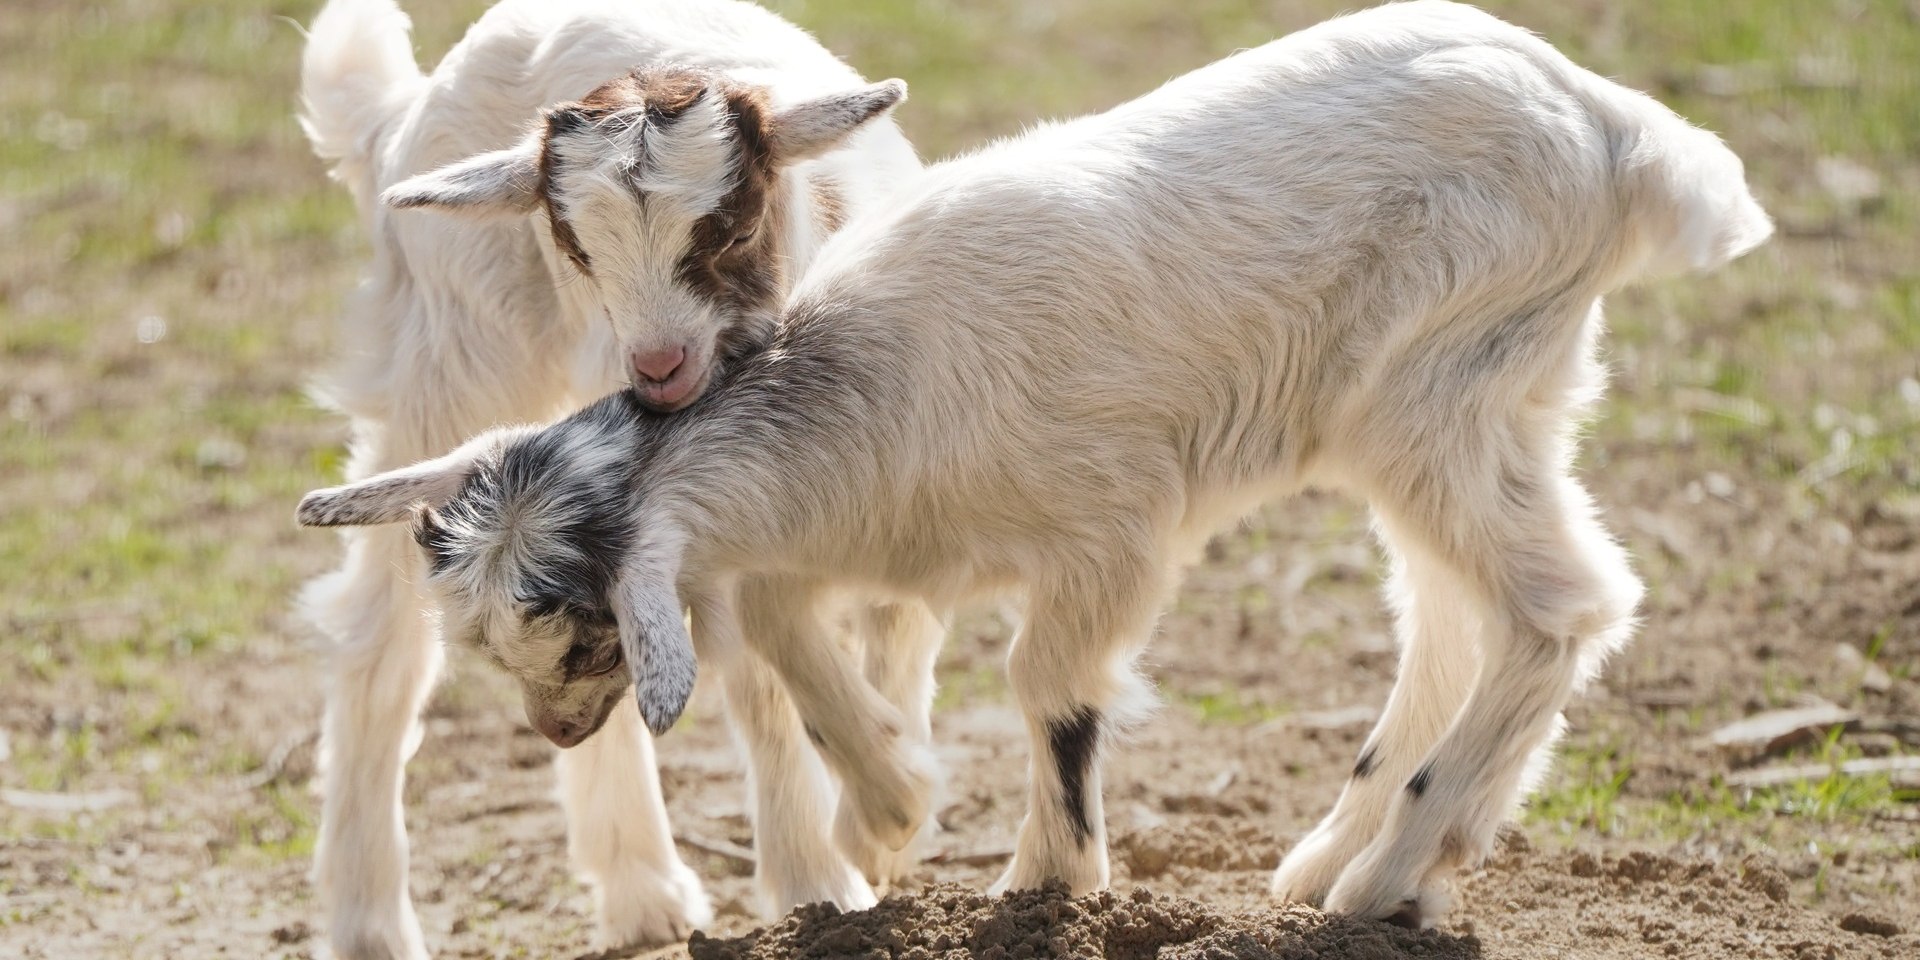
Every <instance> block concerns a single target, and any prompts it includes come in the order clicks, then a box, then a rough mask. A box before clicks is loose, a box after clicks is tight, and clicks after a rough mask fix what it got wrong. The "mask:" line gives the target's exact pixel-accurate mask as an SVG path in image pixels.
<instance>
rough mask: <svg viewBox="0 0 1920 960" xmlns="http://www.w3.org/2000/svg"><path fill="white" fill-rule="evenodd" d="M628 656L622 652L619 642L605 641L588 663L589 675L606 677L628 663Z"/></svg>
mask: <svg viewBox="0 0 1920 960" xmlns="http://www.w3.org/2000/svg"><path fill="white" fill-rule="evenodd" d="M626 659H627V658H626V657H625V656H624V655H622V654H621V652H620V645H619V644H618V643H603V644H601V645H600V649H599V650H597V651H595V652H594V655H593V659H592V660H590V661H588V663H587V676H590V677H604V676H606V675H607V674H609V673H612V672H614V671H615V670H618V669H620V668H621V667H622V666H625V665H626Z"/></svg>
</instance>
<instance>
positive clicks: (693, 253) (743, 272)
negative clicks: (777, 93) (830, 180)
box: [676, 86, 786, 314]
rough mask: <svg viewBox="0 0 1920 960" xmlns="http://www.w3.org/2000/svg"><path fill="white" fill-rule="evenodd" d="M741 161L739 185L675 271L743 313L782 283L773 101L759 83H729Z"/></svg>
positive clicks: (773, 299)
mask: <svg viewBox="0 0 1920 960" xmlns="http://www.w3.org/2000/svg"><path fill="white" fill-rule="evenodd" d="M722 94H723V95H724V96H725V97H726V101H727V118H728V121H729V122H730V123H732V124H733V136H734V144H735V146H736V147H737V148H738V153H739V166H738V167H737V168H736V169H735V170H734V182H733V189H731V190H729V191H728V192H727V195H726V196H725V197H723V198H722V199H721V201H720V204H719V206H717V207H716V208H714V210H713V211H712V212H711V213H709V214H707V215H706V216H704V217H701V218H700V220H699V221H698V222H696V223H695V224H694V225H693V238H692V243H691V244H690V245H689V246H688V248H687V252H686V254H685V255H683V256H682V257H681V258H680V263H679V264H678V266H677V267H676V273H677V275H678V276H679V278H680V280H681V282H683V283H685V284H686V285H687V288H688V289H690V290H692V291H693V292H694V293H695V294H696V295H697V296H701V297H704V298H706V299H707V300H709V301H711V302H713V303H714V304H715V305H717V306H720V307H722V308H725V309H729V310H732V311H734V312H736V313H739V314H748V313H752V312H754V311H756V310H771V309H772V308H773V307H774V305H775V304H776V303H777V301H778V299H779V296H780V291H781V289H782V280H783V277H782V275H781V270H780V260H781V256H780V255H781V253H782V250H781V247H780V244H781V240H782V236H781V234H782V232H783V230H784V228H785V226H786V224H785V219H786V217H785V214H786V211H785V210H784V209H783V204H781V203H780V196H779V191H778V190H776V189H775V188H776V186H777V184H778V177H779V171H778V169H777V168H776V163H775V157H774V155H773V151H772V149H771V147H770V144H769V143H768V139H767V121H768V119H769V118H770V116H771V109H770V108H769V107H768V105H767V99H766V94H765V93H764V92H762V91H760V90H752V89H743V88H739V87H733V86H727V87H723V88H722Z"/></svg>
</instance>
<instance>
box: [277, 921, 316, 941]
mask: <svg viewBox="0 0 1920 960" xmlns="http://www.w3.org/2000/svg"><path fill="white" fill-rule="evenodd" d="M311 936H313V928H312V927H309V926H307V923H306V921H304V920H295V921H294V922H292V923H289V924H287V925H286V926H284V927H275V928H273V942H274V943H299V942H300V941H302V940H305V939H307V938H308V937H311Z"/></svg>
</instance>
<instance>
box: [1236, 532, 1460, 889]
mask: <svg viewBox="0 0 1920 960" xmlns="http://www.w3.org/2000/svg"><path fill="white" fill-rule="evenodd" d="M1381 534H1382V539H1383V540H1384V541H1385V543H1386V547H1387V551H1388V553H1389V555H1390V556H1391V557H1392V559H1393V572H1392V574H1391V575H1390V576H1389V577H1388V584H1387V597H1388V599H1389V601H1390V603H1391V605H1392V606H1393V608H1394V612H1395V627H1396V630H1397V632H1398V633H1399V636H1400V668H1399V672H1398V674H1397V676H1396V677H1395V679H1394V683H1393V692H1392V693H1391V694H1389V695H1388V697H1387V707H1386V709H1385V710H1384V711H1383V712H1382V713H1381V715H1380V722H1379V723H1378V724H1376V725H1375V726H1374V728H1373V733H1372V734H1371V735H1369V736H1368V737H1367V742H1366V745H1365V746H1363V747H1362V748H1361V749H1360V756H1359V759H1358V760H1356V761H1355V763H1354V765H1353V774H1352V776H1350V777H1349V778H1348V780H1347V784H1346V787H1345V788H1344V789H1343V790H1341V792H1340V799H1339V801H1338V802H1337V803H1335V804H1334V807H1333V810H1332V812H1330V813H1328V814H1327V816H1326V819H1324V820H1322V821H1320V824H1319V825H1318V826H1316V827H1314V828H1313V830H1312V832H1310V833H1308V834H1307V835H1306V836H1305V837H1304V838H1302V839H1301V840H1300V842H1299V843H1298V844H1295V845H1294V848H1293V849H1292V850H1290V851H1288V852H1287V856H1286V859H1285V860H1282V861H1281V862H1280V868H1279V869H1278V870H1276V871H1275V872H1274V875H1273V893H1274V895H1275V896H1277V897H1280V898H1282V899H1286V900H1295V901H1299V902H1301V903H1310V904H1313V905H1314V906H1319V905H1321V904H1322V903H1324V902H1326V897H1327V891H1329V890H1331V889H1333V884H1334V881H1335V880H1336V879H1338V878H1339V876H1340V872H1341V871H1342V870H1345V869H1346V868H1347V864H1348V863H1351V862H1352V861H1353V859H1354V858H1355V857H1357V856H1359V854H1360V851H1361V850H1363V849H1365V848H1366V846H1367V844H1369V843H1372V842H1373V838H1374V837H1375V836H1377V835H1378V834H1379V832H1380V825H1381V823H1382V822H1384V821H1385V820H1386V817H1387V811H1388V810H1389V809H1391V808H1392V806H1393V803H1394V801H1395V800H1396V799H1397V798H1398V797H1399V795H1400V791H1401V787H1402V785H1404V784H1405V783H1406V782H1407V778H1408V777H1410V776H1412V775H1413V771H1414V769H1415V768H1416V767H1418V766H1419V764H1420V761H1421V760H1423V759H1425V757H1426V755H1427V750H1428V749H1429V748H1430V747H1432V746H1433V744H1434V741H1436V740H1438V739H1440V735H1441V734H1442V733H1444V732H1445V731H1446V729H1447V724H1449V723H1451V722H1452V721H1453V716H1454V714H1456V713H1458V712H1459V710H1460V703H1461V701H1462V700H1464V699H1466V695H1467V689H1468V688H1469V687H1470V686H1471V685H1472V684H1473V676H1474V672H1475V671H1476V670H1477V669H1479V663H1480V655H1479V651H1478V650H1477V648H1476V646H1475V643H1474V636H1475V634H1476V632H1477V631H1478V630H1479V625H1480V620H1481V613H1480V611H1479V610H1477V609H1475V608H1474V606H1473V604H1472V600H1471V595H1470V594H1469V593H1468V592H1467V591H1466V590H1465V588H1464V587H1463V586H1462V585H1461V584H1459V583H1458V582H1457V580H1456V579H1455V578H1453V577H1452V576H1450V575H1449V574H1448V573H1447V571H1446V569H1445V565H1444V564H1442V563H1440V562H1439V561H1438V560H1437V559H1436V558H1434V557H1432V556H1430V555H1428V554H1427V553H1425V552H1423V551H1413V552H1407V551H1403V550H1401V549H1399V548H1397V547H1396V546H1395V544H1396V542H1400V543H1405V542H1408V538H1407V537H1405V536H1401V537H1394V536H1392V532H1391V531H1390V530H1388V529H1386V528H1385V526H1384V522H1383V525H1382V528H1381Z"/></svg>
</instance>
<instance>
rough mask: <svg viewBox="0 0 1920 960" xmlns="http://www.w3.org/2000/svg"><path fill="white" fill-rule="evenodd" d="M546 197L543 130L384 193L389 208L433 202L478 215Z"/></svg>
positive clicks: (517, 208)
mask: <svg viewBox="0 0 1920 960" xmlns="http://www.w3.org/2000/svg"><path fill="white" fill-rule="evenodd" d="M539 201H540V135H539V134H537V133H536V134H532V135H529V136H528V137H527V138H526V139H524V140H521V141H520V142H519V143H518V144H515V145H514V146H511V147H508V148H507V149H505V150H495V151H493V152H492V153H483V154H480V155H478V156H473V157H468V158H467V159H465V160H462V161H460V162H458V163H452V164H448V165H447V166H444V167H441V168H440V169H438V170H434V171H431V172H428V173H423V174H420V175H419V176H416V177H410V178H408V179H406V180H402V181H400V182H399V183H396V184H394V185H393V186H391V187H388V188H387V189H386V192H384V193H382V194H380V202H382V203H384V204H386V205H387V206H389V207H395V208H398V209H401V210H410V209H413V208H415V207H431V208H433V209H436V210H446V211H449V212H452V213H462V214H469V215H473V216H505V215H510V214H523V213H528V212H531V211H532V210H533V209H534V207H535V206H537V205H538V203H539Z"/></svg>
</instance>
